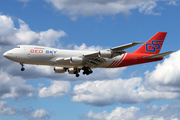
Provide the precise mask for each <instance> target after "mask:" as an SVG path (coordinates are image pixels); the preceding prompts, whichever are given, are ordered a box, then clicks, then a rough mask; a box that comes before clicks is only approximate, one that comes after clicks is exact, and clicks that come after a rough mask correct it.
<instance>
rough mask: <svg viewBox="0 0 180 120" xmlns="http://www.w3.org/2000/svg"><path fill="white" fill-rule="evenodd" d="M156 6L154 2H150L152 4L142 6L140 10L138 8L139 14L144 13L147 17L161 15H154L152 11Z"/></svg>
mask: <svg viewBox="0 0 180 120" xmlns="http://www.w3.org/2000/svg"><path fill="white" fill-rule="evenodd" d="M156 5H157V4H156V3H155V2H152V3H149V4H142V5H141V6H140V8H139V12H140V13H142V12H144V13H145V14H147V15H150V14H152V15H161V13H160V12H159V13H155V12H154V11H153V9H154V8H155V7H156Z"/></svg>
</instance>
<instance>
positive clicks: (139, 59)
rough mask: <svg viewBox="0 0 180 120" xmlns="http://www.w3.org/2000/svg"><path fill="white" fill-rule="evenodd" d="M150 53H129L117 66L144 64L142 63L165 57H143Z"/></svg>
mask: <svg viewBox="0 0 180 120" xmlns="http://www.w3.org/2000/svg"><path fill="white" fill-rule="evenodd" d="M149 55H150V54H139V53H127V55H126V57H125V59H124V60H123V61H122V62H121V64H120V65H118V66H117V67H124V66H130V65H136V64H142V63H148V62H154V61H160V60H162V59H163V57H162V58H158V59H144V58H143V57H145V56H149Z"/></svg>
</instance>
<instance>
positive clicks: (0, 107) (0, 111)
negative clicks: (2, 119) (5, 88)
mask: <svg viewBox="0 0 180 120" xmlns="http://www.w3.org/2000/svg"><path fill="white" fill-rule="evenodd" d="M17 109H18V107H16V106H13V107H7V102H6V101H0V115H15V114H16V112H17Z"/></svg>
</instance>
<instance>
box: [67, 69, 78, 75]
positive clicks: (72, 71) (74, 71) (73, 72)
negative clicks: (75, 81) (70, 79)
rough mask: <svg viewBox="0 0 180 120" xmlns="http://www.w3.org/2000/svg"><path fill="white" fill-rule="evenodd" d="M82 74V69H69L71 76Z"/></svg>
mask: <svg viewBox="0 0 180 120" xmlns="http://www.w3.org/2000/svg"><path fill="white" fill-rule="evenodd" d="M79 72H80V69H77V68H68V73H69V74H77V73H79Z"/></svg>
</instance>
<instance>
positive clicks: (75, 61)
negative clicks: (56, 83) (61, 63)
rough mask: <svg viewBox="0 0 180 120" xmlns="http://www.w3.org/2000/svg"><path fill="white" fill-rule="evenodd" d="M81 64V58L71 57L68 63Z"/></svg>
mask: <svg viewBox="0 0 180 120" xmlns="http://www.w3.org/2000/svg"><path fill="white" fill-rule="evenodd" d="M82 62H83V58H79V57H71V60H70V63H71V64H81V63H82Z"/></svg>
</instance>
